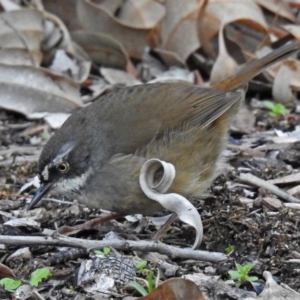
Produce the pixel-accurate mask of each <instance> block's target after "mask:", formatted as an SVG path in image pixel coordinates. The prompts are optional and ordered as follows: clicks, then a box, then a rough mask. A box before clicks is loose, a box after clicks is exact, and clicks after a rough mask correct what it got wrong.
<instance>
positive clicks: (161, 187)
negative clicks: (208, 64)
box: [140, 158, 203, 249]
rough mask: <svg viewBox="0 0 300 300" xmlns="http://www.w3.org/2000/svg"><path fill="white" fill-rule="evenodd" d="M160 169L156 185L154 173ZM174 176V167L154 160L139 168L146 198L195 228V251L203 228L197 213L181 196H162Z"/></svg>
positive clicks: (200, 240)
mask: <svg viewBox="0 0 300 300" xmlns="http://www.w3.org/2000/svg"><path fill="white" fill-rule="evenodd" d="M160 168H163V176H162V178H161V180H160V181H159V182H158V183H155V182H154V177H155V172H156V171H157V170H158V169H160ZM175 175H176V171H175V167H174V166H173V165H172V164H170V163H167V162H165V161H161V160H159V159H156V158H153V159H149V160H147V161H146V162H145V163H144V164H143V166H142V168H141V171H140V186H141V189H142V190H143V192H144V193H145V195H146V196H147V197H148V198H150V199H151V200H154V201H157V202H158V203H160V204H161V205H162V206H163V207H164V208H166V209H168V210H170V211H173V212H175V213H177V215H178V217H179V219H180V220H181V221H182V222H184V223H186V224H189V225H190V226H192V227H194V228H195V230H196V240H195V242H194V245H193V249H195V248H197V247H199V246H200V244H201V242H202V237H203V226H202V221H201V217H200V215H199V213H198V211H197V210H196V208H195V207H194V206H193V205H192V203H191V202H189V201H188V200H187V199H186V198H184V197H183V196H181V195H179V194H175V193H170V194H164V193H165V192H166V191H167V190H168V188H169V187H170V186H171V184H172V182H173V180H174V178H175Z"/></svg>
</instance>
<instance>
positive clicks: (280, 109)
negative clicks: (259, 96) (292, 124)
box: [264, 101, 290, 117]
mask: <svg viewBox="0 0 300 300" xmlns="http://www.w3.org/2000/svg"><path fill="white" fill-rule="evenodd" d="M264 106H265V107H266V108H268V109H269V110H270V116H271V117H278V116H285V115H286V114H288V113H289V112H290V111H289V110H288V109H287V108H286V107H285V106H284V105H283V104H281V103H273V102H271V101H264Z"/></svg>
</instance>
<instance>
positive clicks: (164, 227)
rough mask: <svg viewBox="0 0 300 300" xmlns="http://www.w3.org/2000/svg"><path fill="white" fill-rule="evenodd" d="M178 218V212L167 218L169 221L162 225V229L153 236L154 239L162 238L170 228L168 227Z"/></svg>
mask: <svg viewBox="0 0 300 300" xmlns="http://www.w3.org/2000/svg"><path fill="white" fill-rule="evenodd" d="M177 219H178V215H177V214H176V213H173V214H172V215H171V217H170V218H169V219H168V220H167V222H166V223H165V224H164V225H162V226H161V227H160V229H159V230H158V231H157V232H156V233H155V235H154V236H153V238H152V240H154V241H156V242H157V241H158V240H159V239H160V238H161V236H162V235H163V233H164V232H165V231H166V230H167V229H168V227H169V226H170V225H171V224H172V223H173V222H175V221H176V220H177Z"/></svg>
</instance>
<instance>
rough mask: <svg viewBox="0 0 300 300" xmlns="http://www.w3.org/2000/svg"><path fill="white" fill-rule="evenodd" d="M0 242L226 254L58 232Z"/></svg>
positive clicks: (175, 254)
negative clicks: (105, 239) (77, 236)
mask: <svg viewBox="0 0 300 300" xmlns="http://www.w3.org/2000/svg"><path fill="white" fill-rule="evenodd" d="M0 244H4V245H10V246H11V245H13V246H23V247H24V246H25V245H26V246H32V245H47V246H50V245H51V246H66V247H78V248H86V249H87V250H88V251H89V250H92V249H103V248H104V247H113V248H115V249H117V250H126V251H128V250H132V251H142V252H159V253H161V254H166V255H168V256H169V257H170V258H183V259H195V260H201V261H209V262H219V261H222V260H225V259H226V258H227V256H226V255H225V254H223V253H219V252H208V251H201V250H192V249H189V248H186V249H180V248H176V247H172V246H169V245H166V244H163V243H157V242H151V241H130V240H110V241H96V240H85V239H77V238H72V237H68V236H63V235H59V234H53V235H52V236H51V237H41V236H0Z"/></svg>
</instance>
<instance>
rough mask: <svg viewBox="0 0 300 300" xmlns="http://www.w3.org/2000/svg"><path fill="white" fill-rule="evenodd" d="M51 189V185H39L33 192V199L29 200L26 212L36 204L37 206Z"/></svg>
mask: <svg viewBox="0 0 300 300" xmlns="http://www.w3.org/2000/svg"><path fill="white" fill-rule="evenodd" d="M51 187H52V183H47V184H41V185H40V187H39V188H38V190H37V191H36V192H35V194H34V196H33V198H32V199H31V202H30V203H29V206H28V208H27V210H29V209H31V208H33V207H34V206H35V205H36V204H38V203H39V202H40V200H41V199H42V198H43V197H44V196H45V195H46V194H47V193H48V192H49V190H50V189H51Z"/></svg>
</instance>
